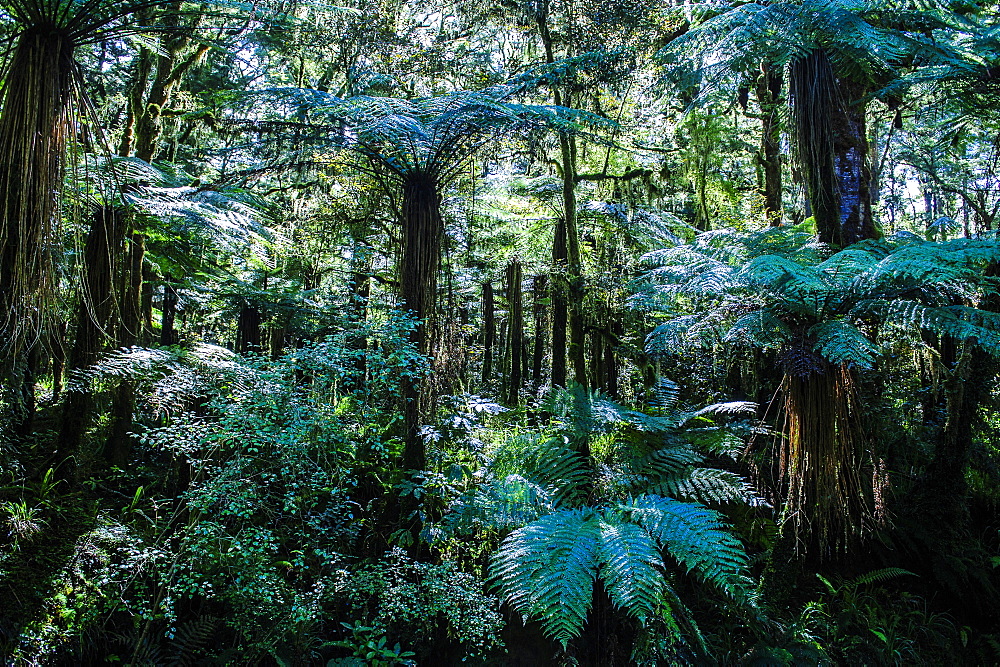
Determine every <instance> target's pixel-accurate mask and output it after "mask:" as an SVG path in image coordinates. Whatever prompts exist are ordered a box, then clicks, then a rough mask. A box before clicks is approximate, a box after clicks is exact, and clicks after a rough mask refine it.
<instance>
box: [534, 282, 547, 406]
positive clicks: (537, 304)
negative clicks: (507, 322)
mask: <svg viewBox="0 0 1000 667" xmlns="http://www.w3.org/2000/svg"><path fill="white" fill-rule="evenodd" d="M531 293H532V297H533V299H534V315H535V339H534V349H533V350H532V355H531V382H532V385H534V387H535V389H538V388H539V387H541V386H542V366H543V365H544V363H545V338H546V336H545V334H546V329H547V322H546V317H545V298H546V297H547V296H548V279H547V277H546V276H545V275H544V274H540V275H537V276H535V277H534V279H533V280H532V283H531Z"/></svg>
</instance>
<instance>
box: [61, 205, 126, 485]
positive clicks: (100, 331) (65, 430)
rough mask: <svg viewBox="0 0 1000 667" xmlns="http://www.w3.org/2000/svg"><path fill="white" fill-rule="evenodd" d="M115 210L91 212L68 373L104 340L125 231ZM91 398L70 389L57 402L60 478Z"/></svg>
mask: <svg viewBox="0 0 1000 667" xmlns="http://www.w3.org/2000/svg"><path fill="white" fill-rule="evenodd" d="M125 226H126V221H125V215H124V212H123V211H122V210H121V209H116V208H112V207H107V206H105V207H101V208H99V209H97V210H96V211H95V212H94V215H93V218H92V219H91V223H90V231H89V233H88V234H87V241H86V243H85V245H84V250H83V289H81V290H80V296H79V299H80V304H79V306H78V307H77V318H76V342H75V343H74V344H73V348H72V350H71V351H70V357H69V368H70V370H81V369H84V368H87V367H88V366H91V365H93V364H94V363H95V362H96V361H97V357H98V355H99V354H100V352H101V350H102V349H103V348H104V346H105V344H106V342H107V340H108V329H109V328H110V325H111V316H112V314H113V312H114V307H115V302H116V299H115V290H114V284H115V273H116V267H117V265H118V261H117V259H118V257H119V256H120V253H121V247H122V242H123V240H124V233H125ZM92 407H93V399H92V394H91V392H90V391H87V390H82V391H81V390H76V391H70V392H69V393H68V394H67V396H66V401H65V402H64V403H63V413H62V426H61V428H60V431H59V440H58V445H57V450H56V460H57V462H58V463H59V464H60V474H61V475H62V476H64V477H66V478H69V477H71V476H72V474H73V468H74V467H75V459H74V457H75V454H76V452H77V449H78V448H79V445H80V438H81V437H82V436H83V433H84V431H85V430H86V428H87V424H88V421H89V418H90V412H91V410H92Z"/></svg>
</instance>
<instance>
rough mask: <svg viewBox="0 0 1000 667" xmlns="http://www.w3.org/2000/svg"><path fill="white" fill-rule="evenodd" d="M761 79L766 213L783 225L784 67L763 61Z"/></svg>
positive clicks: (759, 100) (759, 97)
mask: <svg viewBox="0 0 1000 667" xmlns="http://www.w3.org/2000/svg"><path fill="white" fill-rule="evenodd" d="M760 69H761V72H760V78H759V79H757V87H756V94H757V104H758V106H759V107H760V122H761V141H760V163H761V169H762V171H763V172H764V179H763V180H764V182H763V186H764V187H763V193H762V194H763V195H764V214H765V215H766V216H767V219H768V222H770V223H771V226H773V227H777V226H779V225H781V122H780V117H781V116H780V99H781V87H782V83H783V79H784V76H783V70H782V68H781V67H779V66H776V65H773V64H769V63H766V62H765V63H763V64H762V65H761V68H760Z"/></svg>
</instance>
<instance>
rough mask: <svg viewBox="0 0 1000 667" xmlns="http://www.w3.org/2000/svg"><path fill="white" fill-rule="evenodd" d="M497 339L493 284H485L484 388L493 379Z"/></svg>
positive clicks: (488, 282)
mask: <svg viewBox="0 0 1000 667" xmlns="http://www.w3.org/2000/svg"><path fill="white" fill-rule="evenodd" d="M496 337H497V322H496V304H495V303H494V301H493V283H491V282H490V281H488V280H487V281H486V282H484V283H483V374H482V378H481V379H482V383H483V386H484V387H485V386H487V385H488V384H489V381H490V379H491V378H492V377H493V346H494V343H495V341H496Z"/></svg>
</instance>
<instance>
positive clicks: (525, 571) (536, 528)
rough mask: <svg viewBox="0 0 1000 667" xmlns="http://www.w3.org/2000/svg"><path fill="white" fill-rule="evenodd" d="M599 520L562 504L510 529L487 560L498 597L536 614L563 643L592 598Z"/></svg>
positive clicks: (521, 610) (589, 512)
mask: <svg viewBox="0 0 1000 667" xmlns="http://www.w3.org/2000/svg"><path fill="white" fill-rule="evenodd" d="M599 545H600V523H599V520H598V517H597V515H596V514H595V513H594V512H593V511H592V510H590V509H583V510H561V511H559V512H555V513H554V514H550V515H548V516H545V517H542V518H541V519H539V520H538V521H536V522H534V523H532V524H531V525H528V526H525V527H524V528H521V529H519V530H516V531H514V532H513V533H511V534H510V535H509V536H508V537H507V539H505V540H504V541H503V544H502V545H501V547H500V550H499V551H498V552H497V554H496V556H495V557H494V559H493V562H492V564H491V566H490V573H491V577H492V578H493V580H494V581H495V583H496V586H497V588H498V590H499V592H500V595H501V598H502V599H504V600H506V601H507V602H508V603H509V604H510V605H511V607H512V608H513V609H514V610H516V611H517V612H519V613H520V614H522V615H523V616H525V617H531V618H537V619H538V620H539V622H540V623H541V626H542V631H543V632H544V633H545V634H546V636H548V637H551V638H552V639H554V640H556V641H558V642H560V643H561V644H562V645H563V646H564V647H565V646H566V645H567V644H568V643H569V641H570V640H571V639H573V638H574V637H577V636H579V634H580V631H581V630H582V629H583V626H584V623H585V622H586V620H587V614H588V612H589V611H590V607H591V604H592V602H593V593H592V592H593V585H594V580H595V578H596V577H597V571H598V563H599V556H598V548H599Z"/></svg>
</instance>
